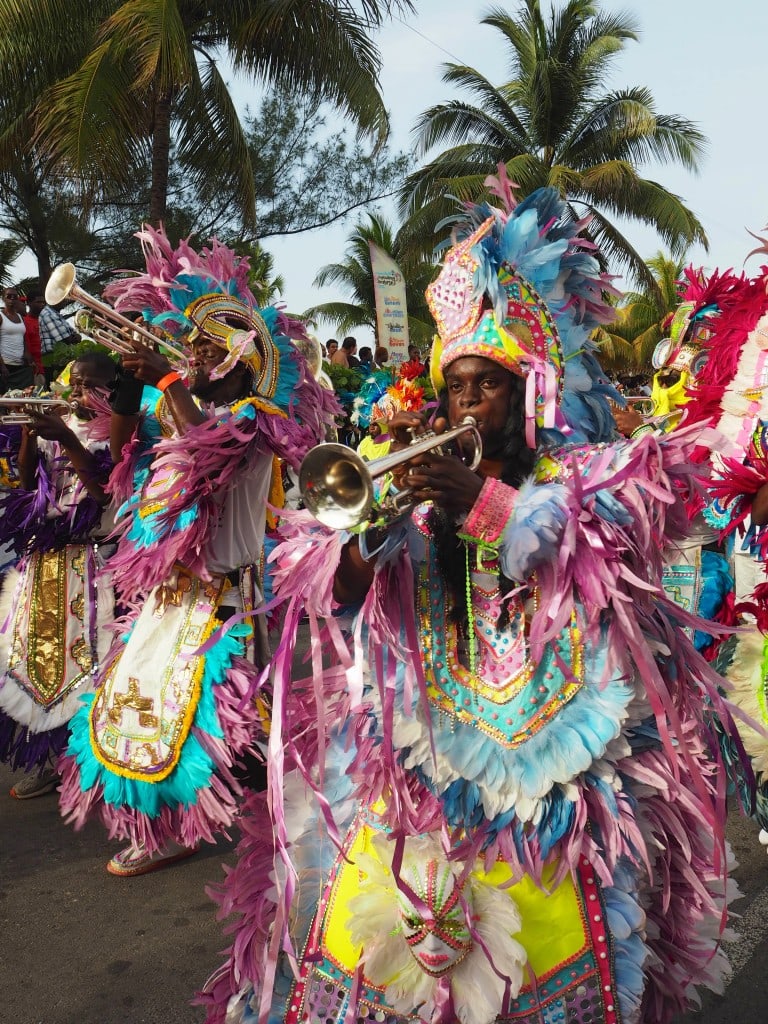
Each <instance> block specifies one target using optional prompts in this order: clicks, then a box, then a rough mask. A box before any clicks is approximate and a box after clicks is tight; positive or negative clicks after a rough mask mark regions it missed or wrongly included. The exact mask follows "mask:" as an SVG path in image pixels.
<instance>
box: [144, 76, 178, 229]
mask: <svg viewBox="0 0 768 1024" xmlns="http://www.w3.org/2000/svg"><path fill="white" fill-rule="evenodd" d="M172 103H173V97H172V96H171V94H170V93H169V92H166V93H162V94H161V95H159V96H157V97H156V99H155V117H154V125H153V129H152V187H151V191H150V195H149V219H150V222H151V223H152V224H159V223H160V222H161V221H162V220H164V219H165V214H166V209H167V205H168V173H169V167H170V160H171V106H172Z"/></svg>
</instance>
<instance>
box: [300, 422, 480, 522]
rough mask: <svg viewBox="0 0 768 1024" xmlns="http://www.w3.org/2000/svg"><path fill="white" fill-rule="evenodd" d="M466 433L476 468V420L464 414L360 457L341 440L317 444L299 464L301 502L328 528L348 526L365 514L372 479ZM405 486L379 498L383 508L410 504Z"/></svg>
mask: <svg viewBox="0 0 768 1024" xmlns="http://www.w3.org/2000/svg"><path fill="white" fill-rule="evenodd" d="M465 435H466V436H469V437H471V438H472V440H473V442H474V451H473V453H472V459H471V461H470V462H469V463H468V466H469V468H470V469H476V468H477V466H478V465H479V463H480V459H481V457H482V454H483V443H482V440H481V438H480V434H479V433H478V432H477V424H476V422H475V420H474V419H473V418H472V417H471V416H466V417H465V418H464V419H463V420H462V422H461V423H460V424H459V426H458V427H454V428H453V430H446V431H445V433H444V434H432V433H430V434H427V435H421V436H419V437H418V438H416V439H414V440H413V441H412V442H411V443H410V444H409V445H408V447H407V448H403V449H401V450H400V451H397V452H392V453H391V454H389V455H384V456H383V457H382V458H380V459H373V460H372V461H371V462H366V461H365V459H363V458H361V457H360V456H359V455H358V454H357V452H355V451H353V450H352V449H351V448H347V446H346V445H343V444H333V443H329V444H318V445H316V446H315V447H314V448H312V449H311V451H309V452H308V453H307V455H306V456H305V458H304V461H303V462H302V464H301V469H300V470H299V490H300V492H301V496H302V498H303V500H304V507H305V508H307V509H308V510H309V511H310V512H311V513H312V515H313V516H314V517H315V519H317V520H318V522H321V523H322V524H323V526H328V527H330V528H331V529H332V530H350V529H352V528H353V527H355V526H360V525H361V524H362V523H364V522H366V521H367V520H369V519H370V518H371V512H372V510H373V508H374V505H375V504H376V503H375V494H374V486H373V484H374V481H375V480H377V479H378V478H379V477H382V476H384V475H385V474H386V473H389V472H391V471H392V470H393V469H396V468H397V467H398V466H402V465H404V463H406V462H410V460H411V459H415V458H416V457H417V456H418V455H424V453H425V452H430V451H433V450H434V449H436V448H440V447H441V446H442V445H444V444H446V443H447V442H449V441H454V440H456V438H459V437H463V436H465ZM412 504H413V502H412V500H411V492H410V490H407V489H406V490H402V491H398V493H397V495H396V497H395V498H394V499H392V498H390V499H387V501H385V502H382V503H380V504H379V506H378V508H379V510H380V511H381V512H383V513H384V514H401V513H403V512H405V511H407V509H408V507H409V506H410V505H412Z"/></svg>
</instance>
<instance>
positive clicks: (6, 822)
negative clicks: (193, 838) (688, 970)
mask: <svg viewBox="0 0 768 1024" xmlns="http://www.w3.org/2000/svg"><path fill="white" fill-rule="evenodd" d="M10 783H11V775H10V773H9V772H8V771H7V769H5V768H3V767H0V936H1V938H0V1024H199V1022H200V1021H202V1019H203V1015H202V1013H201V1011H200V1009H199V1008H196V1007H192V1006H190V1005H189V1000H190V998H191V995H192V993H193V992H194V991H195V989H196V988H197V987H199V986H200V985H201V984H202V982H203V981H204V980H205V978H206V977H207V975H208V974H209V973H210V971H211V970H212V969H213V968H214V967H216V966H217V964H218V963H219V962H220V961H219V957H218V956H217V951H218V950H220V949H221V948H222V947H223V946H224V944H225V943H224V939H223V937H222V933H221V930H220V925H219V924H217V922H216V921H215V919H214V912H213V904H212V903H211V902H210V901H209V899H208V898H207V896H206V894H205V886H206V884H207V883H209V882H211V881H214V880H217V879H218V878H219V877H220V874H221V867H220V865H221V863H222V861H224V860H226V859H227V858H231V852H232V847H231V844H228V843H225V842H222V843H221V844H220V845H219V846H218V847H215V848H209V849H206V850H205V852H201V853H200V854H198V855H197V856H196V857H193V858H192V859H190V860H188V861H185V862H183V863H182V864H178V865H176V866H175V867H172V868H169V869H168V870H166V871H160V872H157V873H156V874H152V875H146V876H143V877H140V878H133V879H119V878H113V877H112V876H111V875H108V874H107V872H106V871H105V869H104V865H105V863H106V861H107V860H108V858H109V856H110V855H111V853H112V852H114V850H115V844H113V843H110V842H109V841H108V840H107V839H106V838H105V834H104V832H103V829H102V828H101V827H100V826H98V825H95V824H93V825H89V826H88V827H86V829H85V830H84V831H82V832H80V833H75V832H73V831H72V829H71V828H69V827H67V826H65V825H64V824H63V823H62V822H61V820H60V818H59V815H58V810H57V801H56V798H55V796H54V795H51V796H45V797H40V798H39V799H37V800H27V801H23V802H22V801H17V800H12V799H10V798H9V797H8V796H7V795H6V794H7V792H8V788H9V786H10ZM729 834H730V838H731V842H732V844H733V846H734V849H735V852H736V855H737V857H738V859H739V861H740V864H741V867H740V869H739V872H738V878H739V882H740V884H741V887H742V889H743V891H744V893H745V898H744V899H743V900H742V901H741V902H740V903H739V904H738V906H737V909H738V910H739V912H740V913H741V915H742V918H741V920H740V921H739V922H737V928H738V929H739V931H740V937H739V940H738V942H737V943H736V944H735V946H734V947H733V949H732V951H731V955H732V959H733V962H734V966H735V969H736V974H735V977H734V980H733V982H732V984H731V985H730V986H729V988H728V990H727V991H726V993H725V995H724V996H722V997H711V998H708V999H707V1000H706V1001H705V1004H704V1008H703V1010H702V1012H701V1013H698V1014H691V1015H689V1016H688V1017H686V1018H684V1020H681V1021H678V1022H676V1024H765V1021H766V1020H767V1019H768V1010H766V1007H768V856H766V855H765V853H763V851H762V849H761V848H759V846H758V843H757V840H756V830H755V828H754V826H752V825H751V823H749V822H745V821H743V820H740V819H738V818H736V817H734V819H733V820H732V822H731V825H730V827H729Z"/></svg>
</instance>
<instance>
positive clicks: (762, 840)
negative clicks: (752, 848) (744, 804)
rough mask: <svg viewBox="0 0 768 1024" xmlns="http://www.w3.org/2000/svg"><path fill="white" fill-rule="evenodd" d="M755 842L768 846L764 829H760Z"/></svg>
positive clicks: (767, 835) (767, 838)
mask: <svg viewBox="0 0 768 1024" xmlns="http://www.w3.org/2000/svg"><path fill="white" fill-rule="evenodd" d="M757 841H758V842H759V843H761V844H762V845H763V846H768V832H766V831H765V829H764V828H761V829H760V834H759V835H758V837H757Z"/></svg>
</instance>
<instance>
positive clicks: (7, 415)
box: [0, 395, 74, 426]
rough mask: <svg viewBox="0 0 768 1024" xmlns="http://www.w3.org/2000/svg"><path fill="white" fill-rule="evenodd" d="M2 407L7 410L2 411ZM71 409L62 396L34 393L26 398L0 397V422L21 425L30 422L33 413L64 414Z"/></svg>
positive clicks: (41, 414) (42, 414) (70, 405)
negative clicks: (42, 396)
mask: <svg viewBox="0 0 768 1024" xmlns="http://www.w3.org/2000/svg"><path fill="white" fill-rule="evenodd" d="M3 409H8V410H9V411H8V412H3V411H2V410H3ZM73 409H74V405H73V404H72V403H71V402H65V401H64V399H63V398H37V397H36V396H35V395H29V396H28V397H27V398H0V423H16V424H18V425H20V426H22V425H24V424H25V423H31V422H32V414H34V413H38V415H40V416H44V415H45V414H46V413H50V412H57V414H58V415H60V416H66V414H67V413H68V412H71V411H72V410H73ZM58 410H61V411H60V412H58Z"/></svg>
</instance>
